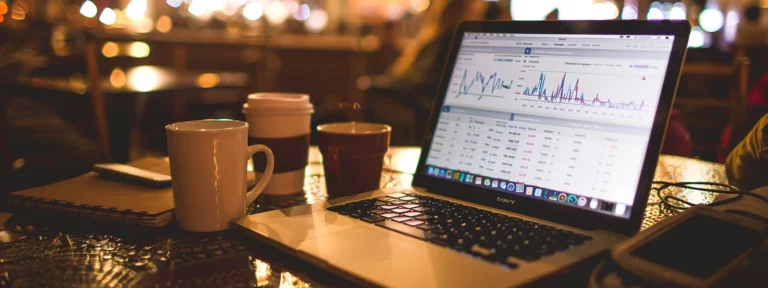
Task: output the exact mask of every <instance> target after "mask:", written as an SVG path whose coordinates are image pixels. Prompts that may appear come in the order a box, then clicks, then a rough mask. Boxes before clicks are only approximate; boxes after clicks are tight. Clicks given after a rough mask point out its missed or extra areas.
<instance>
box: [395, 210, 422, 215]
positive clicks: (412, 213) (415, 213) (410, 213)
mask: <svg viewBox="0 0 768 288" xmlns="http://www.w3.org/2000/svg"><path fill="white" fill-rule="evenodd" d="M392 211H393V212H395V210H392ZM419 215H421V212H408V213H403V216H408V217H416V216H419Z"/></svg>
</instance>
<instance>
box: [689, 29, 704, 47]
mask: <svg viewBox="0 0 768 288" xmlns="http://www.w3.org/2000/svg"><path fill="white" fill-rule="evenodd" d="M704 33H706V32H704V30H702V29H701V27H699V26H694V27H693V28H691V36H690V37H688V47H691V48H700V47H702V46H704Z"/></svg>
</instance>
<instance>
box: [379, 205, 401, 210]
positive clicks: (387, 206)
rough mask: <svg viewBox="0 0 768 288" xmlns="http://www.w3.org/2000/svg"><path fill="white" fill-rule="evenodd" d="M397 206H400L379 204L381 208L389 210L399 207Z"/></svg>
mask: <svg viewBox="0 0 768 288" xmlns="http://www.w3.org/2000/svg"><path fill="white" fill-rule="evenodd" d="M397 207H398V206H395V205H385V206H379V208H381V209H387V210H391V209H395V208H397Z"/></svg>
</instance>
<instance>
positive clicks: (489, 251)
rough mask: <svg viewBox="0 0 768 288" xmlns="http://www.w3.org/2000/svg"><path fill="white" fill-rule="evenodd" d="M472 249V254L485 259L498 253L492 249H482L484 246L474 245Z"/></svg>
mask: <svg viewBox="0 0 768 288" xmlns="http://www.w3.org/2000/svg"><path fill="white" fill-rule="evenodd" d="M470 249H471V251H472V253H474V254H477V255H480V256H483V257H489V256H491V255H493V254H494V253H496V250H494V249H490V248H485V247H482V246H480V245H478V244H475V245H472V247H471V248H470Z"/></svg>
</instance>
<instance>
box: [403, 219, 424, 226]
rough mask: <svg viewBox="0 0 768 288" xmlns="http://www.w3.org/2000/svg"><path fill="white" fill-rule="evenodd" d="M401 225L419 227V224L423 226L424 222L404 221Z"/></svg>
mask: <svg viewBox="0 0 768 288" xmlns="http://www.w3.org/2000/svg"><path fill="white" fill-rule="evenodd" d="M403 223H405V224H407V225H410V226H419V225H421V224H424V221H421V220H408V221H405V222H403Z"/></svg>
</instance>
